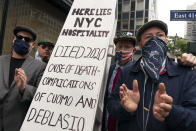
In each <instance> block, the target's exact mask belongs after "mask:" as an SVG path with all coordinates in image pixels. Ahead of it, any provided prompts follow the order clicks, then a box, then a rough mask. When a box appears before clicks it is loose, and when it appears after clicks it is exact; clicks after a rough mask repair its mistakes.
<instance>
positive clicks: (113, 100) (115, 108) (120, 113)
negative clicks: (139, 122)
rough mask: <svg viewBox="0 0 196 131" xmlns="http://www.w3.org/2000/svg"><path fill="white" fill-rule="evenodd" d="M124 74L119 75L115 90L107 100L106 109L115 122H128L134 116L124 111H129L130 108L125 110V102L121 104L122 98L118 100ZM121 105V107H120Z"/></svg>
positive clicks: (132, 113)
mask: <svg viewBox="0 0 196 131" xmlns="http://www.w3.org/2000/svg"><path fill="white" fill-rule="evenodd" d="M124 74H126V72H125V73H123V72H121V73H120V75H119V77H118V80H117V84H116V87H115V90H114V91H113V92H112V94H111V95H110V96H109V99H108V106H107V109H108V111H109V113H110V114H111V115H112V116H113V117H114V118H115V119H117V120H128V119H130V117H133V116H135V115H134V112H130V111H126V110H127V109H130V108H129V107H128V108H126V104H123V103H126V102H122V96H121V98H120V95H119V92H120V86H121V85H122V83H123V82H124V81H123V80H125V79H124V77H126V75H125V76H124ZM121 88H123V87H121ZM127 90H128V89H127ZM129 91H130V90H129ZM122 104H123V106H122ZM125 109H126V110H125Z"/></svg>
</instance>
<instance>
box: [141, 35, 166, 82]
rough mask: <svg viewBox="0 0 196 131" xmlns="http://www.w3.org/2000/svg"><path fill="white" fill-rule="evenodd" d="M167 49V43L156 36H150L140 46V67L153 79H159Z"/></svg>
mask: <svg viewBox="0 0 196 131" xmlns="http://www.w3.org/2000/svg"><path fill="white" fill-rule="evenodd" d="M167 50H168V47H167V44H166V43H165V42H164V41H163V40H161V39H159V38H158V37H152V38H151V39H150V40H149V41H147V43H146V44H145V45H144V47H143V48H142V61H143V63H142V67H143V69H144V70H145V71H146V72H147V74H148V76H149V77H150V78H152V79H153V80H154V81H158V80H159V77H160V72H161V69H162V67H163V64H164V61H165V59H166V56H167Z"/></svg>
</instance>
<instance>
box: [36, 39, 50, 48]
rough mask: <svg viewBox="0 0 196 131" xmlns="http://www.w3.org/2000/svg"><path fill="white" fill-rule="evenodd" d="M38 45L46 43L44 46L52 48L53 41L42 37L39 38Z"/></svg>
mask: <svg viewBox="0 0 196 131" xmlns="http://www.w3.org/2000/svg"><path fill="white" fill-rule="evenodd" d="M37 45H38V46H40V45H46V46H50V47H52V48H54V43H53V42H51V41H50V40H47V39H43V40H40V41H39V42H38V43H37Z"/></svg>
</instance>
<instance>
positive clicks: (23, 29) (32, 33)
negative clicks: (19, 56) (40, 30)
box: [13, 25, 37, 41]
mask: <svg viewBox="0 0 196 131" xmlns="http://www.w3.org/2000/svg"><path fill="white" fill-rule="evenodd" d="M20 31H25V32H28V33H30V34H31V35H32V38H33V40H34V41H35V40H36V37H37V34H36V32H35V31H34V30H33V29H31V28H29V27H27V26H23V25H21V26H16V27H15V28H14V31H13V33H14V35H17V33H18V32H20Z"/></svg>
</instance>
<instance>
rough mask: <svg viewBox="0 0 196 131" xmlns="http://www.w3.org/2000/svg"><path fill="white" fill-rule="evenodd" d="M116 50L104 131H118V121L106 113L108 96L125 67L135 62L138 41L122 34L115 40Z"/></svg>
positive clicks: (111, 69) (109, 83)
mask: <svg viewBox="0 0 196 131" xmlns="http://www.w3.org/2000/svg"><path fill="white" fill-rule="evenodd" d="M114 44H115V46H116V48H115V52H116V53H115V61H116V62H115V64H113V65H111V66H110V69H109V76H108V80H107V87H106V91H105V98H104V112H103V122H102V131H107V130H108V131H115V130H116V125H117V124H116V120H115V119H113V118H112V117H111V116H108V113H107V111H106V108H105V107H106V105H107V99H108V95H109V94H110V93H111V92H112V90H113V89H114V87H115V83H116V80H117V78H118V75H119V73H120V71H121V69H122V68H124V66H128V65H130V64H132V63H134V62H135V61H134V60H133V58H132V56H133V54H134V53H135V51H136V48H135V44H136V39H135V37H133V36H130V35H127V34H122V33H121V34H120V35H117V36H116V37H115V38H114Z"/></svg>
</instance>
